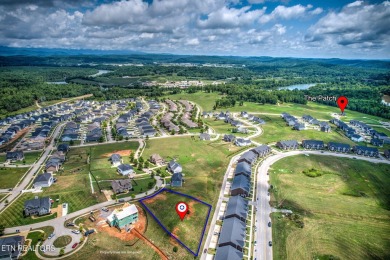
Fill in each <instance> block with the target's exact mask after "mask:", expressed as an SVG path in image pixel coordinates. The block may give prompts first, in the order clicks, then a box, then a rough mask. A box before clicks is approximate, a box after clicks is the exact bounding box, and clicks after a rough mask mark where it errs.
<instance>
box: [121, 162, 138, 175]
mask: <svg viewBox="0 0 390 260" xmlns="http://www.w3.org/2000/svg"><path fill="white" fill-rule="evenodd" d="M117 169H118V172H119V173H120V174H122V175H129V174H133V173H134V169H133V167H131V165H129V164H121V165H119V166H118V168H117Z"/></svg>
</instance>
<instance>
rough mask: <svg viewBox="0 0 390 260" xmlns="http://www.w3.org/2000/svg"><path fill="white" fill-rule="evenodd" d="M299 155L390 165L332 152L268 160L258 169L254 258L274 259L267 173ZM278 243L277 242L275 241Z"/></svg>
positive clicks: (262, 259) (273, 157) (375, 160)
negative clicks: (332, 157) (325, 156)
mask: <svg viewBox="0 0 390 260" xmlns="http://www.w3.org/2000/svg"><path fill="white" fill-rule="evenodd" d="M298 154H318V155H329V156H336V157H339V158H340V157H343V158H356V159H358V160H364V161H369V162H372V163H386V164H390V161H388V160H380V159H375V158H368V157H362V156H357V155H353V154H339V153H331V152H325V151H324V152H320V151H290V152H286V153H280V154H276V155H273V156H271V157H269V158H267V159H266V160H265V161H264V162H263V163H262V164H261V166H260V167H259V168H258V173H257V174H258V176H257V184H256V185H257V194H256V195H257V198H258V199H259V200H258V201H256V204H257V207H258V210H257V212H256V221H257V223H256V225H257V227H258V229H257V232H256V233H255V241H257V246H256V249H257V250H256V252H254V257H255V258H256V259H261V260H271V259H272V247H270V246H269V245H268V242H269V241H272V228H270V227H268V222H269V221H270V214H271V212H272V208H271V206H270V204H269V198H270V197H269V196H268V188H269V183H268V181H269V176H268V175H267V172H268V170H269V168H270V166H271V165H272V164H273V163H275V162H276V161H278V160H280V159H283V158H285V157H288V156H294V155H298ZM275 243H277V241H275Z"/></svg>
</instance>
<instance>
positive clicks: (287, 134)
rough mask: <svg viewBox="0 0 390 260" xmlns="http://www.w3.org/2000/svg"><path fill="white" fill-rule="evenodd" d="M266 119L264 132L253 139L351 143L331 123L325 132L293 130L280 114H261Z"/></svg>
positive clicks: (263, 140) (265, 141)
mask: <svg viewBox="0 0 390 260" xmlns="http://www.w3.org/2000/svg"><path fill="white" fill-rule="evenodd" d="M262 118H263V119H264V120H265V121H266V124H265V125H262V126H261V127H262V128H263V130H264V133H263V134H262V135H260V136H258V137H256V138H254V140H255V141H257V142H260V143H272V142H277V141H281V140H297V141H302V140H304V139H317V140H322V141H324V142H325V143H327V142H329V141H332V142H341V143H347V144H350V145H353V144H354V142H352V141H351V140H350V139H349V138H347V137H346V136H345V135H344V134H343V132H342V131H340V130H339V129H337V128H335V127H334V126H333V125H331V127H332V131H331V132H330V133H325V132H321V131H317V130H314V129H306V130H303V131H297V130H293V129H292V128H291V127H290V126H287V125H286V123H285V121H284V120H283V119H282V118H281V117H280V116H268V115H267V116H265V115H264V116H262Z"/></svg>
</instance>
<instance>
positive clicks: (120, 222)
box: [107, 204, 138, 230]
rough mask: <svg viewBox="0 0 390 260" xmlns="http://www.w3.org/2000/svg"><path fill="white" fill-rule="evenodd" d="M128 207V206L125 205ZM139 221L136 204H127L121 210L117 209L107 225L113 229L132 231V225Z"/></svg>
mask: <svg viewBox="0 0 390 260" xmlns="http://www.w3.org/2000/svg"><path fill="white" fill-rule="evenodd" d="M125 205H126V204H125ZM137 221H138V209H137V207H136V206H135V205H134V204H131V205H129V204H127V206H124V207H123V208H121V209H115V210H114V211H113V212H112V213H111V214H110V215H109V216H108V217H107V223H108V224H109V225H110V226H111V227H116V228H118V229H122V228H125V229H126V230H130V225H131V224H134V223H135V222H137Z"/></svg>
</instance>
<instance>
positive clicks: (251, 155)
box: [237, 150, 257, 165]
mask: <svg viewBox="0 0 390 260" xmlns="http://www.w3.org/2000/svg"><path fill="white" fill-rule="evenodd" d="M256 160H257V154H256V153H255V152H253V151H252V150H250V151H248V152H245V153H244V154H243V155H241V157H240V158H239V159H238V161H237V162H238V163H240V162H244V161H245V162H247V163H248V164H250V165H253V164H254V163H255V162H256Z"/></svg>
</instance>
